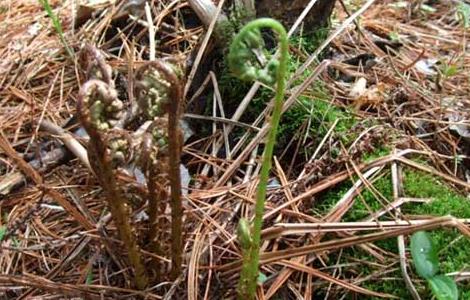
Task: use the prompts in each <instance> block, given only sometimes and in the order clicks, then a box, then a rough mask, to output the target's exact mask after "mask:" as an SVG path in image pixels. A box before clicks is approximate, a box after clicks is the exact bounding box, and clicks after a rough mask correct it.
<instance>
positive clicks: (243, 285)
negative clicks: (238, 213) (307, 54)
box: [229, 18, 289, 300]
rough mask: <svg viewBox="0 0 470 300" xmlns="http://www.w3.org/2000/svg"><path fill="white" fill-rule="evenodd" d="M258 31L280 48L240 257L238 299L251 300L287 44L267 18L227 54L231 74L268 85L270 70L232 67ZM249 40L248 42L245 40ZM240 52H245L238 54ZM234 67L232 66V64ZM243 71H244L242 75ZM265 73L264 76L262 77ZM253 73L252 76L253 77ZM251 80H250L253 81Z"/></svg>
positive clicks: (284, 35)
mask: <svg viewBox="0 0 470 300" xmlns="http://www.w3.org/2000/svg"><path fill="white" fill-rule="evenodd" d="M260 28H271V29H272V30H273V31H275V32H276V33H277V34H278V39H279V45H280V58H279V61H278V62H277V61H275V62H276V65H277V63H278V65H277V68H276V73H275V82H276V95H275V99H274V107H273V112H272V115H271V120H270V130H269V133H268V139H267V143H266V146H265V149H264V153H263V162H262V165H261V172H260V178H259V184H258V190H257V194H256V204H255V217H254V221H253V228H252V231H251V239H252V245H251V247H249V250H248V251H249V254H247V255H244V256H245V257H246V259H244V265H243V267H242V273H241V275H240V277H241V278H240V284H239V292H240V294H239V299H248V300H249V299H254V297H255V293H256V285H257V279H258V272H259V250H260V244H261V228H262V225H263V214H264V205H265V199H266V189H267V184H268V179H269V172H270V170H271V164H272V157H273V149H274V143H275V142H276V134H277V129H278V125H279V121H280V119H281V113H282V104H283V100H284V94H285V86H286V83H285V77H286V75H287V60H288V51H289V49H288V48H289V42H288V37H287V33H286V30H285V29H284V27H283V26H282V25H281V23H279V22H278V21H276V20H273V19H269V18H261V19H257V20H254V21H251V22H250V23H248V24H247V25H245V26H244V27H243V28H242V29H241V31H240V33H239V34H238V35H237V36H236V37H235V38H234V40H233V42H232V44H231V47H230V54H229V64H230V65H231V67H232V68H233V67H234V68H233V69H235V73H238V74H236V75H238V76H239V77H241V78H242V79H255V80H264V81H267V82H268V83H269V81H270V76H269V75H270V74H269V71H270V70H256V69H255V68H254V67H253V66H252V65H251V66H248V67H247V66H246V65H245V66H241V65H236V64H246V63H247V62H246V60H241V58H245V59H246V57H240V55H242V56H246V55H247V52H246V50H248V49H246V48H249V47H250V45H251V44H257V43H259V44H261V43H262V41H261V40H257V39H262V37H261V34H260V31H259V30H260ZM247 39H249V40H247ZM241 51H245V52H242V53H240V52H241ZM234 64H235V65H234ZM244 72H248V73H245V74H243V73H244ZM266 73H268V74H267V76H266ZM253 74H255V76H253ZM253 77H254V78H253Z"/></svg>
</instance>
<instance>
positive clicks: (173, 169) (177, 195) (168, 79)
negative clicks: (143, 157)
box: [137, 61, 183, 279]
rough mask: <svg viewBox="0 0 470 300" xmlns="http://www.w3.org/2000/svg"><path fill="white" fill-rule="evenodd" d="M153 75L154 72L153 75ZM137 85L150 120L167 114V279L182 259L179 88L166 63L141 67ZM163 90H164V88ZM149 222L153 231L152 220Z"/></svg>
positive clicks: (152, 206)
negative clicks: (143, 90)
mask: <svg viewBox="0 0 470 300" xmlns="http://www.w3.org/2000/svg"><path fill="white" fill-rule="evenodd" d="M153 71H156V73H154V72H153ZM137 79H138V80H139V81H138V83H139V85H142V87H146V88H147V90H148V91H147V95H146V97H142V99H146V102H145V103H141V104H140V105H141V106H142V107H143V109H144V110H145V111H146V113H147V114H148V115H149V116H150V117H152V118H157V119H158V118H161V117H162V116H163V115H164V114H166V113H168V129H167V131H168V161H169V162H168V173H169V177H170V197H171V202H170V203H171V277H172V278H173V279H176V278H177V277H178V276H179V275H180V274H181V265H182V259H183V255H182V253H183V208H182V203H181V178H180V156H181V147H182V140H183V137H182V134H181V131H180V129H179V119H180V113H181V102H182V101H181V99H182V97H183V85H182V84H181V81H180V80H179V78H178V76H177V75H176V73H175V71H174V70H173V69H172V68H171V67H170V66H169V65H168V64H166V63H164V62H161V61H152V62H149V63H147V64H146V65H144V66H143V67H142V68H141V69H140V70H139V72H138V74H137ZM165 87H166V88H165ZM157 206H159V204H158V203H153V204H152V202H151V203H150V209H151V210H152V212H151V213H152V214H153V213H154V212H155V211H157ZM151 220H152V222H153V224H151V228H152V226H153V227H154V228H153V229H154V230H156V228H155V226H156V225H157V223H156V220H155V216H151Z"/></svg>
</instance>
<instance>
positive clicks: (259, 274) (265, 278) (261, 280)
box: [258, 272, 268, 284]
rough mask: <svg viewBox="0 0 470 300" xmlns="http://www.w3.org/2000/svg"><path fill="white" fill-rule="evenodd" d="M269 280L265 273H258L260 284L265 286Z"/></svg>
mask: <svg viewBox="0 0 470 300" xmlns="http://www.w3.org/2000/svg"><path fill="white" fill-rule="evenodd" d="M266 280H268V276H266V275H265V274H264V273H262V272H259V273H258V284H263V283H265V282H266Z"/></svg>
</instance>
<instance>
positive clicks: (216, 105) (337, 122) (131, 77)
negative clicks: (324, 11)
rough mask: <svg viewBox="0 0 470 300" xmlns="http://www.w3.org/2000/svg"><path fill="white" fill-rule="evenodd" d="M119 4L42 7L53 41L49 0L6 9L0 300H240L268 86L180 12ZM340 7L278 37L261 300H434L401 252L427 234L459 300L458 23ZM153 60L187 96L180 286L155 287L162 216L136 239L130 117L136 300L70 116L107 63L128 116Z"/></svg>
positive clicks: (455, 4)
mask: <svg viewBox="0 0 470 300" xmlns="http://www.w3.org/2000/svg"><path fill="white" fill-rule="evenodd" d="M85 2H86V1H85ZM112 2H114V1H111V0H102V1H91V0H90V1H89V2H87V3H85V4H83V3H81V4H80V5H79V6H78V8H79V9H78V10H75V9H74V8H75V7H76V1H63V2H61V1H50V5H51V12H52V13H53V15H56V16H57V17H58V19H57V22H56V23H55V26H54V22H53V21H51V17H50V15H49V16H48V12H47V10H46V9H45V8H44V6H43V5H42V4H46V2H44V1H42V2H41V1H36V0H22V1H13V0H5V1H2V2H0V36H1V37H2V39H1V40H0V242H1V248H0V249H1V250H0V251H1V255H0V298H2V299H64V298H75V299H78V298H80V299H81V298H83V299H121V298H123V299H141V298H145V299H170V298H171V297H173V298H174V299H232V298H235V295H236V286H237V282H238V273H239V272H238V270H239V267H238V266H239V264H238V263H239V262H240V258H241V250H240V246H239V244H238V242H237V238H236V232H237V224H238V220H239V219H240V218H241V217H247V218H250V217H251V216H252V215H253V206H254V205H253V203H254V200H253V199H254V195H255V192H256V188H257V176H258V173H259V168H260V163H259V162H260V156H261V154H262V149H263V138H264V136H263V132H265V131H263V130H262V128H263V127H265V126H267V125H265V123H264V121H265V118H264V116H265V115H266V114H267V112H266V111H265V108H266V107H269V106H268V105H267V103H269V101H270V99H271V98H272V96H273V92H272V88H271V87H268V86H264V85H260V84H258V83H257V84H254V85H249V84H243V83H240V82H239V81H238V80H237V79H234V78H233V77H232V76H231V75H230V74H229V72H228V71H227V70H226V67H225V64H224V62H223V57H222V56H223V55H222V53H223V52H224V50H223V49H222V50H220V49H217V47H219V48H223V47H220V45H219V46H215V45H216V44H215V42H214V41H213V39H208V40H207V41H208V43H207V44H206V43H205V41H206V37H208V34H211V33H212V31H211V30H207V28H205V27H204V26H203V25H202V23H201V22H200V21H199V19H198V18H197V16H196V15H195V14H194V12H193V11H192V10H191V8H190V6H189V4H188V3H187V2H186V1H183V0H181V1H169V0H168V1H165V0H164V1H152V2H153V3H152V4H151V5H150V9H149V10H147V11H146V12H147V14H140V17H135V16H133V15H132V16H130V15H129V13H132V14H137V15H139V13H140V12H142V11H143V10H142V9H143V7H142V8H139V7H132V8H129V7H127V9H126V7H124V6H123V3H124V2H122V3H121V4H120V5H114V4H113V3H112ZM345 2H346V4H345V5H344V6H343V5H341V2H340V1H338V3H337V7H336V9H335V12H334V15H333V17H332V22H331V26H330V28H329V29H328V30H319V31H318V32H316V33H314V34H310V35H301V32H303V29H302V27H300V30H298V31H297V32H296V33H294V34H293V36H292V37H291V40H290V42H291V45H290V60H289V71H290V75H289V79H288V85H287V96H286V102H285V103H286V104H285V105H286V108H287V110H286V112H285V113H284V115H283V117H282V120H281V124H280V131H279V137H278V142H277V145H276V149H275V159H274V161H273V167H272V172H271V176H272V177H271V180H270V182H269V188H268V196H267V202H266V208H265V218H264V225H263V234H262V239H263V241H262V249H261V251H262V255H261V263H262V266H261V273H262V274H263V276H262V277H261V278H262V283H260V288H259V289H258V298H259V299H376V298H398V299H418V298H417V297H421V299H431V298H432V296H431V290H430V288H429V286H428V285H427V284H426V282H425V281H424V280H423V279H421V278H420V277H419V276H418V275H417V274H416V271H415V269H414V267H413V262H412V258H411V254H410V246H409V244H410V236H411V234H413V233H414V232H416V231H419V230H427V231H429V232H430V233H431V237H432V239H433V242H434V244H435V247H436V248H437V249H438V250H439V252H438V255H439V260H440V266H441V273H444V274H447V275H448V276H450V277H452V278H454V279H455V281H456V282H457V286H458V288H459V290H460V298H461V299H470V252H469V251H468V249H470V234H469V232H470V228H469V227H468V225H469V224H470V202H469V201H470V198H469V197H470V194H469V191H470V157H469V153H470V127H469V126H470V100H469V96H468V95H470V72H469V71H470V51H469V46H468V42H467V36H468V35H469V34H470V30H469V28H470V6H469V5H468V4H465V2H464V1H421V2H423V4H422V5H421V6H419V5H418V6H413V5H411V4H410V3H414V2H419V1H386V0H383V1H372V0H369V1H345ZM408 2H410V3H408ZM356 13H357V14H356ZM350 16H351V17H350ZM53 19H54V18H52V20H53ZM60 31H63V32H62V33H61V32H60ZM152 31H155V36H152V34H150V35H149V32H152ZM149 41H150V42H149ZM86 49H94V50H86ZM97 49H99V50H97ZM95 50H96V51H95ZM153 57H157V58H165V59H169V60H171V61H176V64H177V65H178V66H179V67H180V68H181V69H182V70H183V71H182V72H181V73H182V75H181V77H182V78H183V77H184V80H182V81H183V82H184V83H185V86H184V88H185V105H184V108H185V109H184V112H183V114H182V120H183V122H184V129H183V131H184V134H185V137H186V138H187V139H185V144H184V147H183V155H182V165H183V166H184V168H182V170H183V171H182V174H183V175H182V177H183V195H184V196H183V198H184V201H183V207H184V236H183V240H184V248H183V271H182V274H181V275H180V276H179V277H178V278H177V279H176V280H171V279H170V277H169V276H167V275H168V273H169V272H168V270H169V265H170V263H169V262H170V256H171V251H170V250H169V249H170V244H171V241H170V238H169V231H170V226H169V225H168V224H170V223H171V218H170V213H169V207H165V208H164V211H163V213H162V214H161V215H159V216H158V220H159V221H158V222H159V223H158V224H159V225H160V226H161V227H160V228H159V235H158V239H159V241H158V243H159V247H160V251H161V252H156V251H154V250H155V249H154V248H152V245H153V243H152V245H150V243H149V241H148V239H147V238H148V236H147V235H148V234H149V233H148V232H149V227H151V226H149V224H148V223H149V221H148V218H149V215H148V214H147V213H146V212H147V206H148V202H147V201H146V199H147V198H148V197H149V194H151V193H149V192H148V190H147V184H146V182H145V176H147V175H148V174H146V173H145V172H142V171H141V170H140V169H139V166H138V163H136V160H137V159H139V158H138V157H139V153H141V152H143V150H142V148H140V147H142V146H141V144H137V145H134V144H136V143H137V141H140V139H139V138H137V137H139V136H140V135H139V134H140V133H141V131H142V130H144V131H145V130H146V129H145V127H143V126H144V124H145V121H146V117H145V116H144V114H143V113H141V112H140V111H135V110H134V111H133V113H130V114H128V115H132V117H130V119H128V121H126V122H125V124H124V126H123V129H119V130H117V129H116V130H117V131H116V132H118V131H119V134H121V133H123V132H125V136H126V137H130V138H129V139H127V140H125V141H126V142H127V143H129V144H131V145H134V146H135V147H136V148H135V149H133V151H130V146H129V149H126V151H128V152H129V153H128V152H126V153H124V154H123V158H122V159H121V161H120V162H119V163H121V165H119V167H116V169H115V172H114V175H115V178H114V179H115V183H117V184H118V186H119V189H120V190H121V192H122V193H123V194H124V195H125V198H126V199H127V200H126V201H127V208H128V209H129V211H130V212H131V219H130V220H129V223H130V224H131V225H132V227H133V231H132V234H134V235H135V236H136V237H137V242H138V244H139V246H140V253H139V255H140V256H141V258H142V260H144V261H145V268H146V269H147V272H148V273H149V278H150V282H149V285H148V288H147V289H146V290H143V291H141V290H137V289H136V288H135V282H134V275H133V274H134V273H133V271H132V269H131V268H130V267H129V263H128V260H127V255H126V251H125V250H123V249H125V247H124V246H123V244H122V242H121V241H120V240H119V238H118V234H117V230H116V227H115V223H114V222H112V220H111V216H110V214H109V211H108V206H107V202H106V201H107V200H106V196H105V195H104V193H103V188H102V187H101V186H100V184H99V182H100V181H99V180H97V178H96V176H95V175H94V171H93V167H92V166H93V165H94V163H95V162H94V161H93V159H92V160H91V162H90V161H89V160H88V154H87V152H86V150H85V148H84V147H86V146H87V139H88V138H87V135H86V134H85V132H84V130H83V129H82V128H81V125H80V121H79V118H78V114H77V111H78V108H77V99H78V97H79V96H78V95H79V90H80V88H81V87H82V86H83V84H84V83H85V82H87V80H89V79H90V78H93V76H102V77H105V75H103V73H104V72H102V70H103V69H100V68H103V66H102V65H100V63H103V64H104V65H105V67H104V68H110V70H111V72H112V73H111V79H110V82H112V83H110V84H112V85H113V86H115V88H116V90H117V95H118V97H119V99H120V100H122V104H123V107H122V108H120V109H122V110H123V112H125V111H132V108H133V107H134V106H133V104H135V102H136V100H135V99H136V98H138V97H139V95H138V93H139V92H138V90H136V89H135V86H136V82H137V81H136V79H135V78H136V75H135V74H136V73H138V71H139V69H140V68H141V66H143V65H144V64H145V62H146V61H148V60H149V59H152V58H153ZM199 58H200V59H201V60H200V61H199ZM97 69H98V71H96V70H97ZM100 70H101V73H100ZM96 74H98V75H96ZM242 100H243V101H242ZM120 115H121V117H122V115H123V114H122V113H121V114H120ZM142 128H144V129H142ZM113 132H114V131H113ZM116 134H118V133H116ZM113 137H114V135H112V134H111V133H110V134H109V136H107V140H106V141H111V140H112V139H113ZM134 142H135V143H134ZM109 145H111V142H110V143H109ZM110 147H111V146H110ZM158 172H160V174H159V176H160V177H161V178H163V179H162V181H161V182H163V188H162V187H161V186H160V190H161V191H163V194H165V191H166V190H167V187H165V184H167V180H168V175H167V174H166V172H165V167H164V166H162V168H161V169H159V170H158ZM144 173H145V174H144ZM149 176H150V175H149ZM143 178H144V179H143ZM161 182H160V183H161ZM165 199H166V198H165ZM163 205H168V206H169V204H168V201H167V200H165V201H164V204H163ZM157 277H159V279H158V280H157V279H156V278H157ZM413 290H414V292H413ZM413 293H414V296H412V294H413Z"/></svg>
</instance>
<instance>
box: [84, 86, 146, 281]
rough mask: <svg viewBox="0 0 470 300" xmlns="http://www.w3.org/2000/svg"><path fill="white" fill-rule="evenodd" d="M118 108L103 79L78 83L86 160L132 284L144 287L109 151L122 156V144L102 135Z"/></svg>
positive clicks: (143, 271) (111, 123)
mask: <svg viewBox="0 0 470 300" xmlns="http://www.w3.org/2000/svg"><path fill="white" fill-rule="evenodd" d="M121 110H122V102H121V101H120V100H119V99H118V98H117V92H116V90H115V89H114V88H113V87H112V86H110V85H108V84H107V83H105V82H103V81H101V80H98V79H91V80H89V81H87V82H86V83H85V84H83V86H82V87H81V89H80V92H79V95H78V111H79V113H80V120H81V123H82V124H83V127H84V128H85V130H86V131H87V133H88V135H89V136H90V141H89V146H88V151H89V155H90V158H91V159H90V162H91V164H92V166H93V169H94V171H95V173H96V175H97V178H98V181H99V182H100V185H101V186H102V187H103V190H104V192H105V194H106V199H107V202H108V206H109V208H110V210H111V215H112V218H113V221H114V222H115V224H116V227H117V229H118V233H119V236H120V238H121V241H122V242H123V244H124V246H125V247H126V248H127V252H128V257H129V262H130V264H131V266H132V267H133V269H134V273H135V285H136V287H137V288H138V289H144V288H145V287H146V286H147V283H148V279H147V274H146V270H145V267H144V264H143V262H142V258H141V256H140V251H139V246H138V244H137V240H136V237H135V235H134V233H133V229H132V227H131V225H130V223H129V219H130V217H129V208H128V206H127V204H126V201H125V198H124V196H123V195H122V191H121V190H120V188H119V187H118V185H117V182H116V178H115V175H114V171H113V166H112V165H113V164H112V160H113V154H117V156H118V157H122V156H124V153H121V150H122V149H121V148H122V146H123V144H121V142H118V141H119V140H120V139H118V140H116V142H117V143H114V145H108V143H107V141H106V138H105V135H106V134H108V133H109V132H110V129H111V128H112V127H113V124H114V122H117V120H118V119H119V116H120V112H121ZM109 146H111V147H109ZM112 152H114V153H112Z"/></svg>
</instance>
